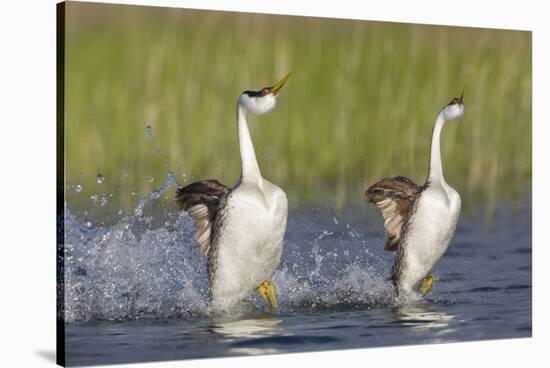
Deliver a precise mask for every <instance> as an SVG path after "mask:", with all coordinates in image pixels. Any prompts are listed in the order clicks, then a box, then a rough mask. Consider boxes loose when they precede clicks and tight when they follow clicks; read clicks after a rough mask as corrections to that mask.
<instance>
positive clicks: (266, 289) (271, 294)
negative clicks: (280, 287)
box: [258, 281, 277, 309]
mask: <svg viewBox="0 0 550 368" xmlns="http://www.w3.org/2000/svg"><path fill="white" fill-rule="evenodd" d="M258 292H259V293H260V295H261V296H262V298H263V299H264V300H265V302H266V304H267V305H268V306H269V308H271V309H275V308H277V298H276V297H275V287H274V286H273V284H272V283H270V282H269V281H264V282H262V283H261V284H260V286H258Z"/></svg>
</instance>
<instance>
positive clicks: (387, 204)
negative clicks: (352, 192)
mask: <svg viewBox="0 0 550 368" xmlns="http://www.w3.org/2000/svg"><path fill="white" fill-rule="evenodd" d="M421 191H422V187H420V186H418V185H416V184H415V183H414V182H413V181H412V180H410V179H407V178H406V177H404V176H397V177H395V178H385V179H382V180H380V181H379V182H378V183H376V184H373V185H372V186H371V187H370V188H369V189H367V191H366V192H365V197H366V199H367V201H369V202H371V203H374V204H375V205H376V206H377V207H378V208H379V209H380V210H381V211H382V216H383V217H384V229H385V230H386V236H387V237H388V241H387V242H386V246H385V247H384V249H385V250H387V251H395V250H396V249H397V246H398V245H399V242H400V240H401V233H402V231H403V225H404V223H405V222H406V221H407V220H408V219H409V217H410V215H411V212H412V210H413V205H414V202H415V201H416V199H417V198H418V197H419V196H420V192H421Z"/></svg>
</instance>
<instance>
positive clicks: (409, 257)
mask: <svg viewBox="0 0 550 368" xmlns="http://www.w3.org/2000/svg"><path fill="white" fill-rule="evenodd" d="M460 206H461V200H460V196H459V195H458V193H457V192H456V191H455V190H454V189H452V188H451V187H449V186H448V185H447V186H446V187H445V188H443V187H441V186H434V187H428V188H427V189H426V190H425V191H424V192H423V193H422V194H421V196H420V198H419V202H418V204H417V208H416V211H415V213H414V214H413V216H412V217H411V219H410V220H409V227H408V230H407V234H406V238H405V239H404V243H403V244H404V247H405V248H404V254H403V259H402V260H401V261H402V262H404V264H403V269H402V272H400V275H398V277H399V280H398V284H399V286H400V289H401V290H403V291H405V292H408V291H411V290H412V289H413V288H414V287H415V285H416V284H417V283H418V282H419V281H420V280H421V279H422V278H424V277H425V276H426V275H427V274H428V273H429V272H430V270H431V269H432V268H433V266H434V265H435V264H436V262H437V261H439V259H440V258H441V257H442V256H443V254H444V253H445V251H446V250H447V248H448V246H449V243H450V241H451V239H452V237H453V235H454V232H455V229H456V224H457V222H458V218H459V215H460Z"/></svg>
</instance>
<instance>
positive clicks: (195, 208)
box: [175, 179, 230, 255]
mask: <svg viewBox="0 0 550 368" xmlns="http://www.w3.org/2000/svg"><path fill="white" fill-rule="evenodd" d="M229 191H230V189H229V188H228V187H226V186H225V185H223V184H222V183H220V182H219V181H217V180H213V179H212V180H202V181H197V182H194V183H191V184H189V185H187V186H185V187H183V188H179V189H178V190H177V191H176V198H175V200H176V202H177V203H178V207H179V209H180V210H185V211H187V213H189V215H190V216H191V218H192V219H193V227H194V228H195V232H196V233H195V238H196V239H197V243H198V244H199V247H200V249H201V252H202V254H204V255H208V251H209V250H210V235H211V234H212V224H213V223H214V220H215V218H216V215H217V213H218V209H219V204H220V200H221V199H222V198H223V197H224V196H225V195H227V193H229Z"/></svg>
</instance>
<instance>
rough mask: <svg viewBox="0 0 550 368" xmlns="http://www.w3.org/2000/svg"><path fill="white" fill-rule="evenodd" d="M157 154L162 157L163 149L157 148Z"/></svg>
mask: <svg viewBox="0 0 550 368" xmlns="http://www.w3.org/2000/svg"><path fill="white" fill-rule="evenodd" d="M157 152H158V153H159V155H162V154H163V153H164V149H163V148H162V147H161V146H157Z"/></svg>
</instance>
